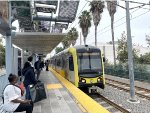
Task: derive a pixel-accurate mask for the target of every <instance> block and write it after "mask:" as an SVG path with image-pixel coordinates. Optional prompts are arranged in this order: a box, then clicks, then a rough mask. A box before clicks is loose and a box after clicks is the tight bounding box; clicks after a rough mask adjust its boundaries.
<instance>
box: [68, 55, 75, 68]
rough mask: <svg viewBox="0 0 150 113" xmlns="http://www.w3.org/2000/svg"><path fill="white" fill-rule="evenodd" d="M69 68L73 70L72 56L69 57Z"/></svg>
mask: <svg viewBox="0 0 150 113" xmlns="http://www.w3.org/2000/svg"><path fill="white" fill-rule="evenodd" d="M69 69H70V71H74V65H73V57H72V56H71V57H69Z"/></svg>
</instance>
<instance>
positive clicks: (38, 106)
mask: <svg viewBox="0 0 150 113" xmlns="http://www.w3.org/2000/svg"><path fill="white" fill-rule="evenodd" d="M40 80H41V81H42V82H43V83H44V84H45V89H46V93H47V99H45V100H42V101H40V102H37V103H35V105H34V110H33V113H84V112H86V111H85V110H84V109H81V108H80V107H79V105H78V104H77V103H76V102H75V101H74V100H73V98H72V97H71V96H72V95H70V93H69V92H68V91H66V89H65V87H64V86H63V85H62V84H61V83H60V82H59V81H58V80H57V79H56V77H55V76H54V75H53V74H52V73H51V72H49V71H48V72H47V71H42V72H41V76H40Z"/></svg>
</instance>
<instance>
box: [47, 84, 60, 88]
mask: <svg viewBox="0 0 150 113" xmlns="http://www.w3.org/2000/svg"><path fill="white" fill-rule="evenodd" d="M59 88H62V85H61V84H47V89H59Z"/></svg>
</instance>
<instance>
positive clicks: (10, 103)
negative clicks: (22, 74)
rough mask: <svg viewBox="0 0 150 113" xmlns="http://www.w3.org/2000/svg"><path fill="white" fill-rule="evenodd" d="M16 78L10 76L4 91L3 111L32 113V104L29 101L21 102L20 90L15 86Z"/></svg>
mask: <svg viewBox="0 0 150 113" xmlns="http://www.w3.org/2000/svg"><path fill="white" fill-rule="evenodd" d="M17 79H18V78H17V76H16V75H13V74H10V75H9V77H8V80H9V82H10V84H8V85H7V86H6V87H5V89H4V92H3V94H4V105H3V110H5V111H7V112H22V111H26V113H32V111H33V103H32V102H31V100H23V99H22V98H21V89H20V88H19V87H18V86H17V85H16V83H17Z"/></svg>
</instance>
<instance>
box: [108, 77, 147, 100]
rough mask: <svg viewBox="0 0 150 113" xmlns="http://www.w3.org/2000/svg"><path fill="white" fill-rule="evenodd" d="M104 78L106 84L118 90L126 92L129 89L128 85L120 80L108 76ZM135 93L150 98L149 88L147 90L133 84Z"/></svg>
mask: <svg viewBox="0 0 150 113" xmlns="http://www.w3.org/2000/svg"><path fill="white" fill-rule="evenodd" d="M105 80H106V84H108V85H110V86H112V87H115V88H118V89H120V90H124V91H127V92H129V91H130V86H129V84H127V83H122V82H120V81H116V80H112V79H109V78H105ZM135 94H136V95H137V96H139V97H142V98H145V99H148V100H150V90H148V89H145V88H141V87H138V86H135Z"/></svg>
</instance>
